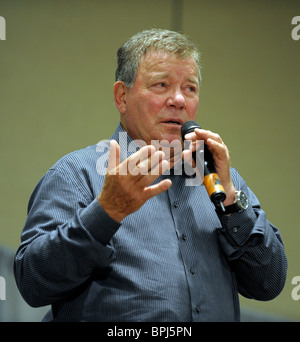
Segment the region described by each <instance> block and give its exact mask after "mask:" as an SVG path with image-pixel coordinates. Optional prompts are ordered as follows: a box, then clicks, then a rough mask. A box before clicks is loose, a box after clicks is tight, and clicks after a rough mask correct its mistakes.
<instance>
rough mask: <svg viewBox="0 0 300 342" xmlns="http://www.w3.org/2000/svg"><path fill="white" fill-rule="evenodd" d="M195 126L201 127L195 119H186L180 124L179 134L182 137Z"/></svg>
mask: <svg viewBox="0 0 300 342" xmlns="http://www.w3.org/2000/svg"><path fill="white" fill-rule="evenodd" d="M195 128H201V127H200V126H199V125H198V124H197V122H196V121H186V122H185V123H184V124H183V125H182V126H181V136H182V139H184V136H185V135H186V134H188V133H191V132H194V130H195Z"/></svg>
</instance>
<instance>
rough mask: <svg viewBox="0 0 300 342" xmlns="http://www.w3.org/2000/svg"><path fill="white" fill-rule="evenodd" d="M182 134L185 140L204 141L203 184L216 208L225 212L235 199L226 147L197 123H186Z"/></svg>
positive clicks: (194, 155) (214, 135)
mask: <svg viewBox="0 0 300 342" xmlns="http://www.w3.org/2000/svg"><path fill="white" fill-rule="evenodd" d="M181 134H182V139H183V140H185V139H187V140H192V141H195V140H204V179H203V184H204V185H205V187H206V190H207V192H208V195H209V197H210V199H211V201H212V202H213V203H214V204H215V206H216V208H218V209H221V210H222V211H224V212H225V209H224V205H227V204H232V203H233V201H234V198H235V188H234V185H233V183H232V181H231V177H230V169H229V153H228V150H227V148H226V146H225V145H224V143H223V142H222V139H221V138H220V136H219V135H217V134H215V133H212V132H210V131H207V130H202V129H201V127H200V126H199V125H198V124H197V122H195V121H187V122H185V123H184V124H183V125H182V127H181ZM187 134H188V135H187ZM186 135H187V136H186ZM197 153H199V151H194V152H193V159H194V160H196V154H197Z"/></svg>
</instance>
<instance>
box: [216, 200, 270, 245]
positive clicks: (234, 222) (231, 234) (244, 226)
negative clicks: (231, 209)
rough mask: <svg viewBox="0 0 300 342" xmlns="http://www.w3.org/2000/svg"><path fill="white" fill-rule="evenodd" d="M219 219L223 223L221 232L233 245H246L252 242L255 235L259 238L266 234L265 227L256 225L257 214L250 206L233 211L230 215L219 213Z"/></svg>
mask: <svg viewBox="0 0 300 342" xmlns="http://www.w3.org/2000/svg"><path fill="white" fill-rule="evenodd" d="M219 220H220V222H221V224H222V228H221V232H222V233H223V234H224V235H225V237H226V240H227V241H228V242H231V244H232V245H235V246H244V245H246V244H249V243H251V241H252V239H253V238H254V237H255V238H259V237H263V235H264V229H263V227H261V226H255V223H256V220H257V216H256V214H255V211H254V210H253V208H252V207H250V206H249V207H248V208H247V209H246V210H244V211H242V212H238V213H232V214H231V215H230V216H226V215H219ZM258 240H260V239H258ZM256 241H257V239H256Z"/></svg>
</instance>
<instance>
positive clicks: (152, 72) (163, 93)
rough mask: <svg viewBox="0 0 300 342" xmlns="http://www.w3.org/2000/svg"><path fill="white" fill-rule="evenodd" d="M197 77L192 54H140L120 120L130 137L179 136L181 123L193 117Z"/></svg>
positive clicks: (196, 105)
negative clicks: (183, 56) (132, 83)
mask: <svg viewBox="0 0 300 342" xmlns="http://www.w3.org/2000/svg"><path fill="white" fill-rule="evenodd" d="M198 90H199V79H198V69H197V65H196V62H195V61H194V59H193V58H192V57H188V58H186V59H180V58H177V57H176V56H175V55H173V54H169V53H165V52H155V51H149V52H147V53H146V55H145V56H143V57H142V59H141V61H140V64H139V68H138V70H137V74H136V79H135V82H134V85H133V87H132V88H126V93H125V101H126V103H125V105H124V112H123V113H121V123H122V125H123V127H124V128H125V129H126V131H127V132H128V133H129V134H130V136H131V137H132V138H133V139H141V140H143V141H145V142H146V143H147V144H150V142H151V140H159V141H161V140H164V139H166V140H168V141H169V142H171V141H173V140H174V139H181V126H182V124H183V123H184V122H186V121H188V120H196V116H197V109H198V102H199V96H198Z"/></svg>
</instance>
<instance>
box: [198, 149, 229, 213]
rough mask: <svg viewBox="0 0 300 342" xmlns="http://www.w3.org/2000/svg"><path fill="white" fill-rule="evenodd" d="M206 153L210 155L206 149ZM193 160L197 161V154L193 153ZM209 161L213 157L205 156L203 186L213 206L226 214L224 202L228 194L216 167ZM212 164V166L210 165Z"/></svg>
mask: <svg viewBox="0 0 300 342" xmlns="http://www.w3.org/2000/svg"><path fill="white" fill-rule="evenodd" d="M205 152H206V153H207V154H210V152H209V151H208V149H207V148H206V149H205ZM205 152H204V153H205ZM192 156H193V159H194V160H195V161H196V158H197V156H196V152H193V154H192ZM207 160H210V161H211V160H212V156H211V155H209V158H205V154H204V178H203V184H204V186H205V188H206V191H207V193H208V195H209V197H210V199H211V201H212V202H213V204H214V205H215V206H216V207H221V209H222V211H223V212H225V208H224V205H223V202H224V201H225V199H226V194H225V190H224V187H223V185H222V183H221V180H220V177H219V175H218V174H217V172H216V170H215V167H214V165H213V164H212V163H209V162H208V161H207ZM208 164H210V165H208Z"/></svg>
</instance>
